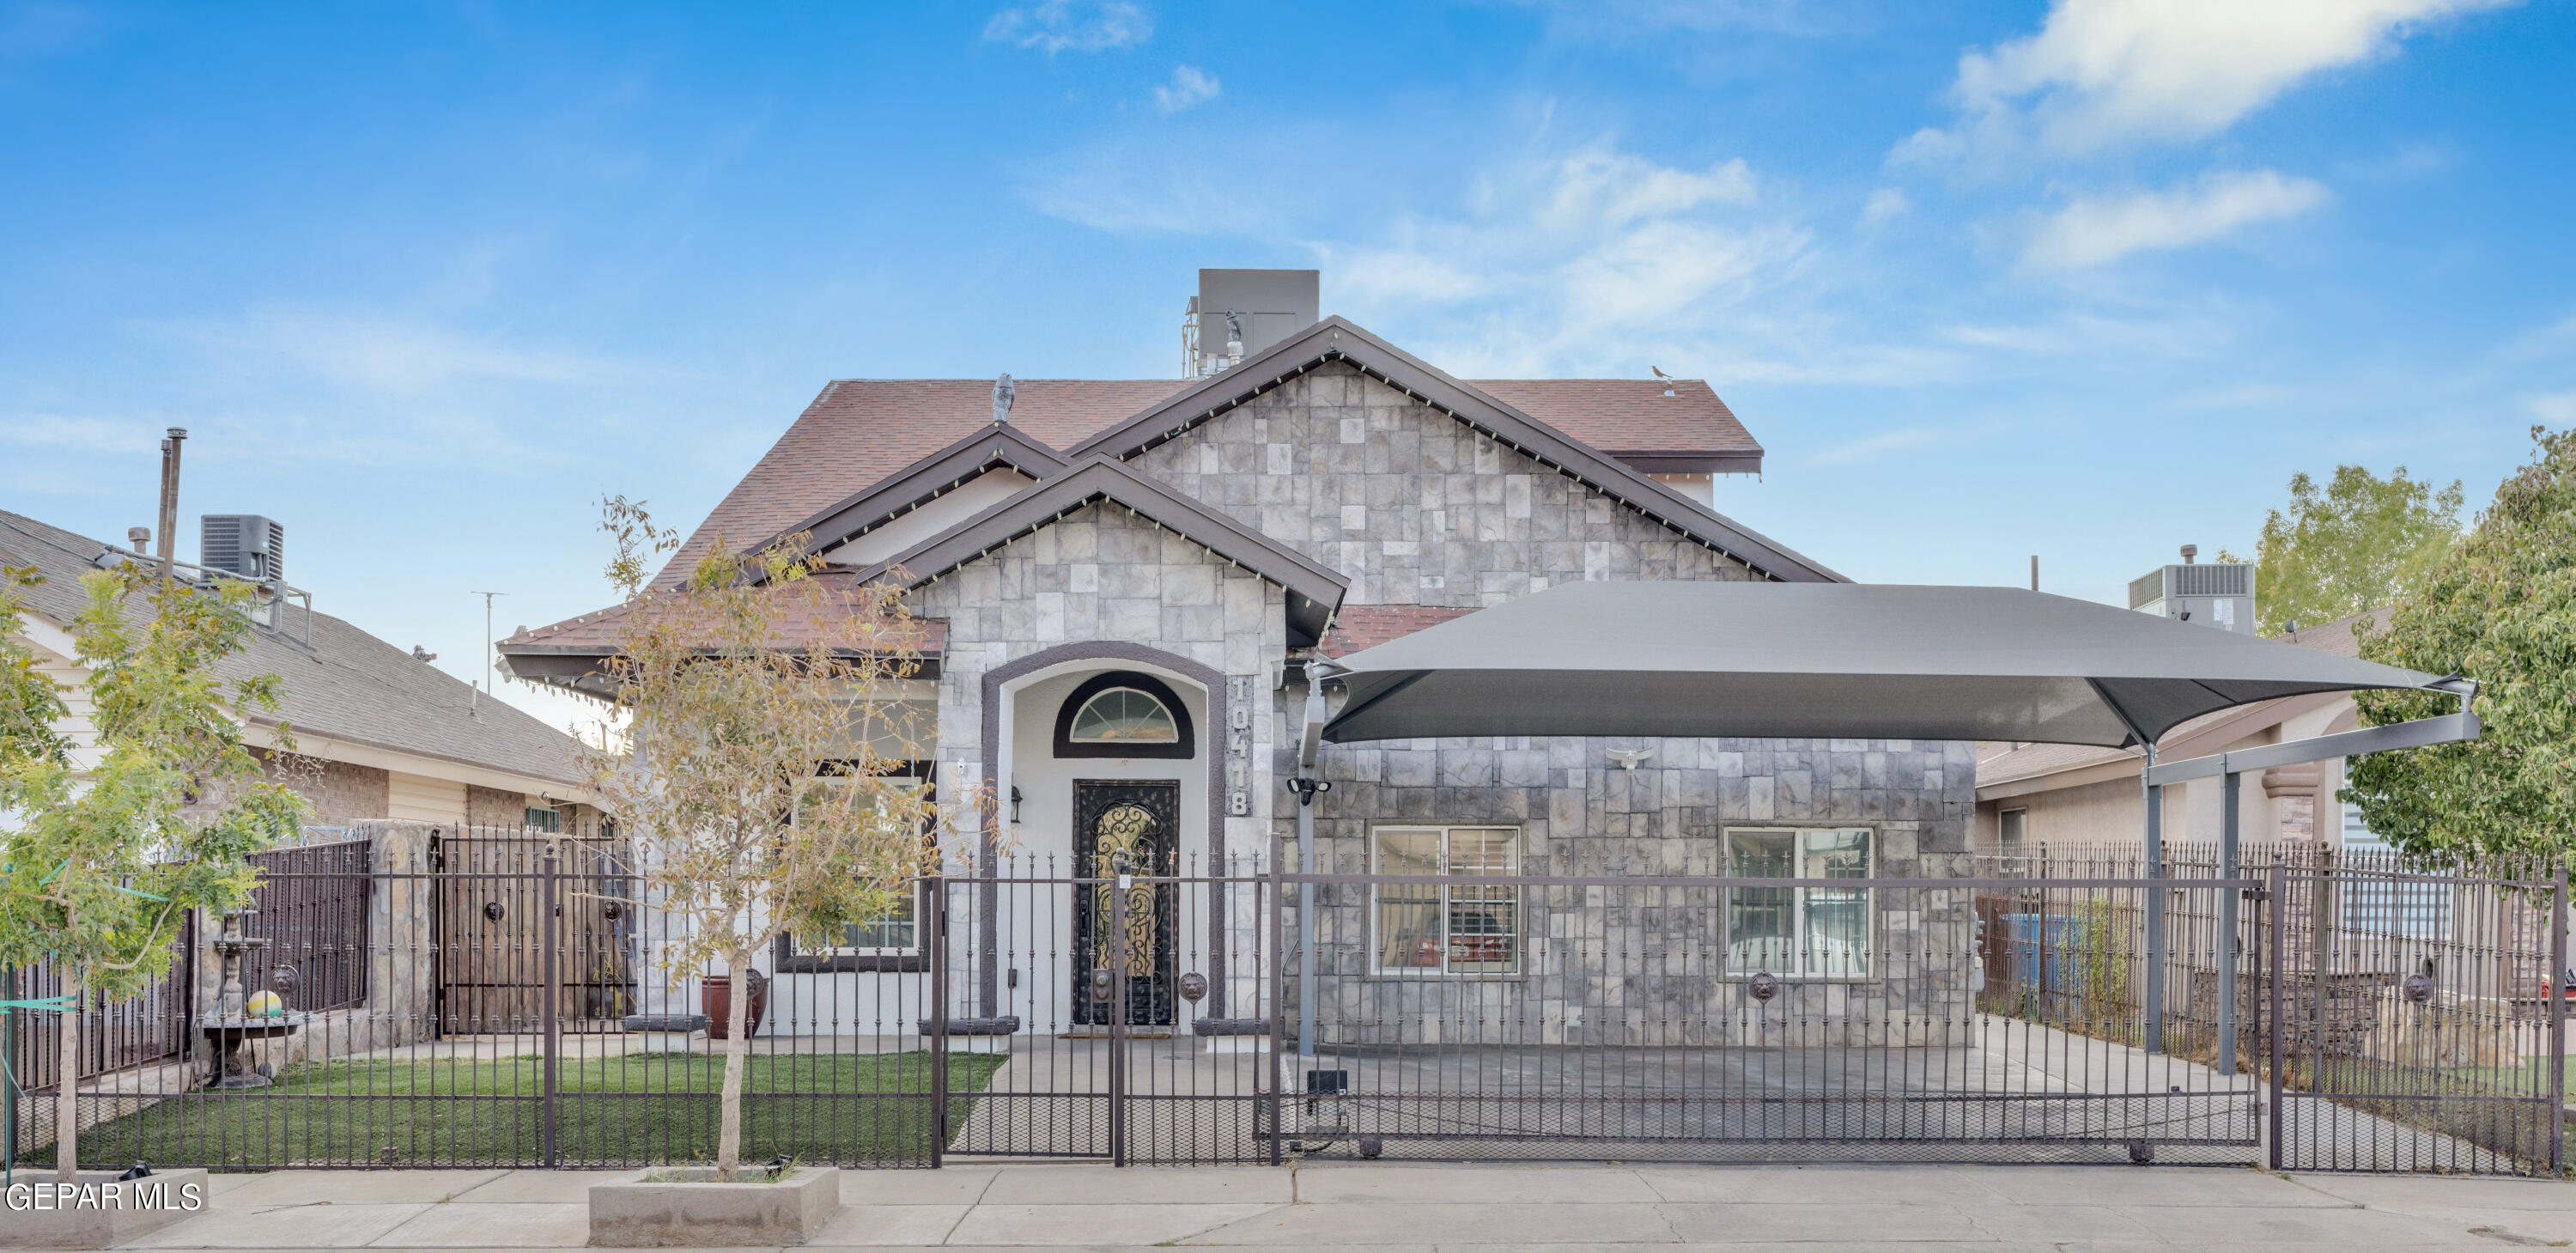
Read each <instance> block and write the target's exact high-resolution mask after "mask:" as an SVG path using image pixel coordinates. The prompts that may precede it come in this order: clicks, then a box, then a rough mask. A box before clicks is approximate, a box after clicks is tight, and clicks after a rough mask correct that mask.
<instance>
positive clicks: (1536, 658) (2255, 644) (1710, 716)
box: [1318, 583, 2474, 748]
mask: <svg viewBox="0 0 2576 1253" xmlns="http://www.w3.org/2000/svg"><path fill="white" fill-rule="evenodd" d="M1326 667H1329V668H1326ZM1318 673H1320V674H1323V675H1326V676H1328V677H1339V678H1340V679H1341V680H1342V682H1343V683H1344V685H1345V686H1346V688H1347V690H1348V693H1349V696H1348V698H1347V699H1346V700H1345V701H1344V702H1343V705H1342V709H1341V712H1340V713H1339V714H1338V715H1336V716H1334V717H1333V718H1332V719H1331V720H1330V721H1329V722H1328V723H1327V724H1326V725H1325V727H1324V729H1323V734H1322V738H1323V739H1325V740H1328V741H1331V742H1334V743H1347V742H1351V741H1358V740H1387V739H1410V738H1415V737H1423V736H1482V735H1534V736H1557V735H1602V736H1609V735H1618V736H1678V737H1694V738H1696V737H1717V736H1742V737H1748V738H1826V737H1839V738H1849V739H1920V740H2029V741H2038V742H2046V743H2062V744H2096V745H2101V746H2104V747H2109V748H2124V747H2128V746H2131V745H2137V744H2152V743H2153V742H2154V741H2155V740H2157V739H2158V738H2160V737H2161V736H2163V735H2164V733H2165V732H2166V731H2168V730H2171V729H2172V728H2173V727H2174V726H2175V725H2176V724H2178V723H2181V722H2184V721H2187V720H2189V719H2191V718H2195V717H2198V716H2200V715H2201V714H2205V713H2210V712H2213V711H2215V710H2220V709H2225V708H2228V707H2230V706H2235V705H2243V704H2248V703H2251V702H2253V701H2259V700H2269V699H2271V698H2274V697H2279V696H2295V695H2299V694H2301V693H2307V692H2331V691H2346V690H2351V689H2355V688H2423V689H2429V690H2433V691H2440V692H2446V693H2452V694H2457V695H2461V696H2463V697H2465V696H2467V695H2469V694H2470V693H2471V692H2472V691H2473V690H2474V688H2473V687H2472V685H2471V684H2470V683H2469V682H2468V681H2466V680H2463V679H2456V678H2436V677H2434V676H2432V675H2428V674H2419V673H2416V672H2415V671H2412V670H2400V669H2397V668H2396V667H2393V666H2383V665H2379V664H2376V663H2373V662H2367V661H2358V660H2355V659H2353V658H2349V657H2337V656H2334V655H2332V654H2330V653H2322V652H2316V651H2314V650H2311V649H2305V648H2299V647H2297V646H2295V645H2290V644H2283V643H2277V642H2273V641H2269V640H2261V639H2255V638H2252V637H2250V636H2244V635H2238V634H2235V633H2233V632H2229V631H2222V630H2217V629H2214V628H2211V627H2206V626H2195V625H2192V624H2190V623H2184V622H2175V621H2171V620H2168V619H2166V618H2163V617H2160V616H2157V615H2153V614H2144V613H2135V612H2131V611H2128V610H2123V609H2115V608H2112V607H2111V606H2108V605H2101V604H2095V603H2093V602H2091V601H2082V600H2072V599H2069V598H2067V597H2063V596H2051V595H2047V594H2045V593H2041V592H2026V591H2022V590H2019V589H2017V588H2001V587H1906V586H1897V585H1889V584H1867V583H1567V584H1562V585H1560V586H1557V587H1552V588H1549V589H1548V590H1546V591H1544V592H1539V593H1536V594H1534V595H1530V596H1524V597H1521V598H1520V599H1518V600H1513V601H1508V602H1506V603H1504V604H1501V605H1496V606H1494V607H1492V608H1490V609H1484V610H1480V611H1478V612H1475V613H1471V614H1468V615H1466V616H1464V617H1461V618H1456V619H1453V620H1451V621H1449V622H1444V623H1442V624H1440V625H1438V626H1435V627H1431V628H1428V629H1426V630H1422V631H1417V632H1415V633H1413V634H1411V635H1407V636H1405V637H1403V638H1401V639H1397V640H1394V641H1391V642H1389V643H1385V644H1380V645H1378V646H1377V647H1375V648H1369V649H1364V650H1362V651H1360V652H1356V653H1353V654H1351V655H1349V656H1347V657H1343V658H1341V659H1340V660H1339V661H1337V662H1331V663H1319V666H1318Z"/></svg>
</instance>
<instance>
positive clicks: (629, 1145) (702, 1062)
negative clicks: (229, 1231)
mask: <svg viewBox="0 0 2576 1253" xmlns="http://www.w3.org/2000/svg"><path fill="white" fill-rule="evenodd" d="M1001 1062H1002V1059H1000V1058H998V1057H994V1056H991V1055H988V1054H959V1055H955V1056H952V1057H950V1058H949V1061H948V1076H949V1079H948V1083H949V1092H950V1097H949V1120H950V1121H949V1125H950V1127H951V1128H952V1130H953V1129H954V1128H956V1127H959V1126H962V1125H963V1124H964V1122H965V1119H966V1116H967V1114H968V1113H969V1112H970V1111H971V1110H972V1109H973V1108H974V1104H975V1098H974V1096H973V1095H972V1094H973V1093H975V1092H979V1091H982V1090H983V1088H984V1085H985V1084H986V1083H987V1082H988V1081H989V1080H990V1079H991V1078H992V1075H993V1072H994V1071H995V1070H997V1069H999V1068H1000V1066H1001ZM723 1083H724V1059H723V1058H721V1057H709V1056H705V1055H699V1054H687V1055H683V1054H658V1055H652V1056H629V1057H613V1058H587V1059H582V1060H579V1061H574V1060H570V1059H567V1060H565V1061H563V1062H562V1063H561V1064H560V1065H559V1066H558V1067H557V1068H556V1093H557V1095H556V1098H555V1110H556V1114H555V1136H556V1153H557V1157H558V1160H559V1161H560V1162H561V1163H562V1164H564V1165H567V1166H578V1165H617V1166H649V1165H655V1164H659V1163H664V1162H691V1161H709V1160H713V1158H714V1157H715V1149H716V1123H717V1114H718V1111H717V1107H716V1105H717V1098H716V1093H717V1091H718V1090H719V1089H720V1088H721V1087H722V1086H723ZM544 1084H545V1079H544V1073H543V1067H542V1065H541V1064H540V1062H539V1061H538V1059H536V1058H534V1057H517V1058H511V1059H509V1060H506V1061H499V1062H485V1063H479V1064H464V1063H451V1062H446V1061H388V1060H367V1061H340V1062H325V1063H319V1064H311V1065H299V1066H295V1067H291V1068H289V1069H288V1070H287V1071H286V1072H285V1073H284V1074H281V1075H279V1076H278V1078H277V1081H276V1082H275V1083H273V1084H271V1085H270V1086H268V1087H265V1088H256V1089H252V1090H250V1091H246V1092H223V1093H213V1092H209V1093H199V1094H194V1095H191V1096H187V1097H178V1098H169V1099H164V1100H162V1101H160V1102H159V1103H157V1104H154V1105H152V1106H149V1107H147V1108H145V1109H142V1110H139V1111H137V1112H135V1113H133V1114H129V1115H127V1116H125V1117H123V1118H118V1119H114V1120H112V1121H109V1122H105V1123H102V1124H100V1125H98V1126H96V1127H92V1128H90V1129H88V1130H86V1131H84V1132H82V1133H81V1157H82V1159H83V1160H84V1161H87V1162H89V1163H92V1164H97V1165H105V1164H109V1163H120V1164H121V1163H126V1162H133V1161H138V1160H140V1161H147V1162H151V1163H154V1164H155V1165H172V1166H211V1167H215V1168H217V1169H261V1168H267V1167H276V1166H299V1165H308V1164H310V1165H328V1164H346V1163H360V1162H363V1163H372V1164H389V1165H396V1166H421V1165H433V1164H435V1165H448V1164H455V1165H466V1166H471V1165H486V1164H489V1165H509V1164H514V1163H517V1164H534V1163H536V1162H537V1161H539V1160H540V1157H541V1154H542V1152H543V1149H542V1147H541V1139H542V1132H541V1129H540V1123H541V1115H540V1109H541V1102H540V1101H539V1100H538V1099H537V1098H539V1097H540V1096H541V1095H542V1093H543V1092H544ZM743 1091H744V1099H743V1157H744V1158H745V1159H746V1160H752V1161H766V1160H768V1159H769V1158H771V1157H774V1156H777V1155H780V1154H785V1155H786V1156H788V1157H791V1158H794V1159H796V1160H798V1161H804V1162H816V1163H840V1164H844V1165H861V1164H868V1163H884V1164H898V1163H906V1162H918V1161H925V1160H927V1159H928V1158H929V1156H930V1150H931V1128H932V1121H931V1108H930V1097H929V1092H930V1054H928V1053H926V1052H913V1053H884V1054H787V1055H769V1056H762V1055H754V1056H752V1057H751V1058H750V1059H748V1071H747V1073H746V1075H745V1082H744V1087H743ZM50 1160H51V1150H50V1149H44V1150H39V1151H38V1152H37V1153H35V1154H32V1155H30V1156H29V1157H28V1158H27V1159H26V1161H27V1162H28V1163H29V1164H42V1163H46V1162H50Z"/></svg>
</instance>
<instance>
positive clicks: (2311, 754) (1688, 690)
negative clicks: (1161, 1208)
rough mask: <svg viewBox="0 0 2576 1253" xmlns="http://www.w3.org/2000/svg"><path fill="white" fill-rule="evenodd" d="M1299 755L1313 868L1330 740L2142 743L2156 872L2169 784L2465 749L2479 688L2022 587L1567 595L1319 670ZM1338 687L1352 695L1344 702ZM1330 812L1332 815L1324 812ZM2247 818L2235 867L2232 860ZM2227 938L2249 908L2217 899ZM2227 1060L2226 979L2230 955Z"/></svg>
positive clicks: (1302, 975)
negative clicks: (2356, 694)
mask: <svg viewBox="0 0 2576 1253" xmlns="http://www.w3.org/2000/svg"><path fill="white" fill-rule="evenodd" d="M1308 673H1309V677H1310V682H1309V685H1308V693H1307V703H1306V710H1305V718H1304V735H1303V739H1302V743H1301V745H1300V750H1299V767H1300V774H1299V778H1298V780H1297V781H1296V783H1295V784H1294V786H1295V787H1296V788H1297V792H1298V797H1299V808H1298V818H1299V823H1298V847H1299V860H1300V869H1301V870H1302V871H1303V872H1304V873H1306V874H1309V875H1311V874H1313V873H1315V871H1316V869H1317V866H1316V862H1315V853H1314V816H1315V815H1314V806H1315V805H1316V804H1317V803H1318V791H1319V788H1318V787H1317V785H1316V781H1315V775H1316V770H1315V762H1316V756H1317V753H1318V752H1319V751H1320V748H1321V745H1323V744H1325V743H1334V744H1345V743H1356V742H1361V741H1369V740H1389V739H1412V738H1420V737H1468V736H1656V737H1681V738H1701V737H1707V738H1726V737H1748V738H1813V739H1871V740H1884V739H1904V740H2019V741H2036V742H2053V743H2068V744H2091V745H2101V746H2105V747H2114V748H2129V747H2135V748H2138V749H2140V750H2141V752H2142V753H2143V755H2144V758H2145V766H2146V770H2145V773H2144V776H2143V782H2142V786H2143V787H2144V788H2145V801H2146V821H2145V830H2144V832H2143V839H2144V851H2145V861H2146V864H2147V866H2148V867H2149V873H2150V874H2151V875H2157V874H2161V872H2162V865H2161V862H2162V836H2163V832H2162V825H2163V824H2162V803H2161V802H2162V786H2163V785H2164V784H2167V783H2172V782H2177V781H2180V780H2181V779H2185V778H2193V777H2205V776H2207V775H2212V774H2219V775H2224V776H2225V778H2226V787H2227V789H2228V795H2229V797H2230V800H2231V801H2232V800H2233V798H2234V796H2235V795H2236V791H2237V789H2238V787H2239V786H2240V778H2241V776H2242V774H2243V773H2244V772H2245V771H2247V770H2262V769H2266V768H2269V767H2272V766H2276V765H2282V764H2286V763H2290V762H2300V761H2315V760H2323V759H2327V758H2334V757H2343V756H2351V755H2355V754H2360V753H2370V752H2381V751H2387V750H2391V749H2400V748H2412V747H2420V746H2423V745H2428V744H2437V743H2443V742H2448V741H2454V740H2464V739H2473V738H2475V737H2476V736H2477V734H2478V731H2479V724H2478V720H2477V717H2476V715H2475V714H2473V713H2471V712H2469V703H2470V701H2471V699H2472V698H2473V697H2474V696H2475V694H2476V690H2477V687H2476V684H2475V683H2474V682H2472V681H2470V680H2468V679H2465V678H2461V677H2458V676H2434V675H2428V674H2421V673H2418V672H2415V671H2411V670H2402V669H2398V668H2395V667H2391V666H2384V665H2379V664H2376V663H2373V662H2368V661H2360V660H2356V659H2352V658H2346V657H2338V656H2333V655H2330V654H2326V653H2320V652H2315V651H2311V650H2308V649H2303V648H2298V647H2296V646H2293V645H2289V644H2284V643H2279V642H2275V641H2269V640H2262V639H2256V638H2252V637H2248V636H2242V635H2237V634H2234V633H2231V632H2226V631H2220V630H2215V629H2211V628H2208V627H2201V626H2192V625H2189V624H2186V623H2180V622H2174V621H2170V620H2167V619H2165V618H2163V617H2160V616H2155V615H2149V614H2142V613H2135V612H2130V611H2125V610H2120V609H2115V608H2112V607H2110V606H2107V605H2101V604H2096V603H2093V602H2090V601H2081V600H2074V599H2070V598H2067V597H2063V596H2052V595H2048V594H2045V593H2040V592H2031V591H2022V590H2020V589H2015V588H1991V587H1934V586H1899V585H1884V584H1852V583H1799V584H1788V583H1765V582H1710V583H1682V582H1657V583H1612V582H1599V583H1573V584H1564V585H1560V586H1557V587H1553V588H1550V589H1547V590H1546V591H1543V592H1539V593H1536V594H1534V595H1530V596H1525V597H1521V598H1519V599H1517V600H1512V601H1508V602H1505V603H1503V604H1500V605H1496V606H1493V607H1491V608H1487V609H1483V610H1480V611H1477V612H1475V613H1471V614H1468V615H1466V616H1464V617H1460V618H1457V619H1454V620H1452V621H1449V622H1446V623H1442V624H1440V625H1437V626H1433V627H1430V628H1427V629H1425V630H1422V631H1418V632H1415V633H1413V634H1411V635H1408V636H1405V637H1403V638H1400V639H1397V640H1394V641H1392V642H1389V643H1386V644H1381V645H1378V646H1376V647H1374V648H1369V649H1366V650H1363V651H1360V652H1357V653H1353V654H1351V655H1349V656H1347V657H1344V658H1341V659H1340V660H1338V661H1318V662H1316V663H1314V664H1313V665H1312V667H1311V668H1310V670H1309V672H1308ZM1327 682H1334V683H1338V684H1339V686H1340V687H1341V688H1342V690H1343V692H1344V693H1345V695H1344V698H1343V699H1342V700H1341V702H1340V703H1339V707H1338V709H1336V708H1334V707H1333V705H1332V703H1331V702H1330V701H1329V700H1328V699H1327V696H1326V694H1325V684H1326V683H1327ZM2366 688H2404V689H2421V690H2427V691H2435V692H2441V693H2445V694H2449V695H2453V696H2456V697H2458V698H2459V700H2460V710H2459V712H2457V713H2453V714H2449V715H2445V716H2441V717H2435V718H2427V719H2422V720H2419V721H2414V722H2407V723H2401V724H2397V725H2393V726H2385V727H2374V728H2368V729H2364V730H2359V731H2352V732H2346V733H2343V734H2339V735H2331V736H2324V737H2319V738H2317V739H2313V740H2307V741H2300V742H2297V743H2291V744H2282V745H2273V746H2267V747H2265V748H2263V749H2259V750H2255V751H2253V752H2249V753H2238V754H2231V755H2228V756H2226V757H2223V758H2204V759H2195V760H2192V761H2186V762H2175V763H2163V764H2159V763H2158V762H2157V761H2156V757H2155V751H2156V750H2155V746H2156V742H2157V740H2158V739H2159V738H2161V737H2162V736H2163V735H2164V733H2165V732H2167V731H2169V730H2171V729H2172V728H2173V727H2175V726H2176V725H2178V724H2180V723H2182V722H2184V721H2187V720H2189V719H2191V718H2195V717H2198V716H2200V715H2202V714H2206V713H2211V712H2214V711H2217V710H2221V709H2226V708H2229V707H2231V706H2236V705H2243V704H2248V703H2251V702H2255V701H2262V700H2269V699H2273V698H2275V697H2283V696H2293V695H2300V694H2304V693H2312V692H2330V691H2348V690H2355V689H2366ZM1327 803H1328V802H1327ZM2236 828H2237V811H2236V806H2235V805H2233V804H2232V803H2231V804H2229V805H2228V806H2227V807H2226V822H2225V827H2224V830H2223V841H2224V845H2225V851H2224V853H2223V859H2224V860H2226V861H2227V862H2228V863H2229V864H2231V865H2232V864H2234V861H2235V853H2236V843H2237V829H2236ZM1314 888H1315V885H1314V883H1312V882H1304V883H1301V884H1300V885H1299V894H1298V895H1299V917H1300V919H1301V922H1300V928H1301V935H1300V940H1301V942H1300V944H1299V946H1298V947H1299V952H1300V959H1299V968H1298V985H1299V992H1300V995H1299V1005H1300V1010H1299V1016H1298V1024H1297V1032H1296V1040H1297V1048H1298V1051H1299V1052H1301V1053H1307V1054H1311V1053H1312V1052H1313V1051H1314V1022H1313V1013H1314V1006H1315V959H1316V945H1315V943H1313V942H1312V931H1311V928H1312V926H1313V923H1314V913H1315V910H1314ZM2220 909H2221V910H2222V921H2221V923H2220V926H2221V928H2222V929H2223V930H2224V931H2225V932H2226V933H2227V934H2230V935H2232V934H2234V933H2235V923H2236V912H2235V911H2236V901H2235V898H2234V897H2233V896H2232V895H2231V896H2229V897H2228V898H2227V899H2226V900H2225V901H2224V902H2223V903H2221V905H2220ZM2164 922H2165V919H2164V917H2163V912H2162V911H2161V910H2160V909H2159V910H2151V911H2149V913H2148V915H2147V918H2146V944H2147V950H2148V952H2147V962H2146V970H2147V971H2148V978H2149V980H2150V986H2149V987H2148V988H2147V989H2146V994H2145V998H2144V999H2145V1004H2146V1012H2147V1021H2146V1024H2145V1041H2144V1042H2145V1047H2146V1051H2147V1052H2149V1053H2155V1052H2160V1051H2162V1049H2163V1043H2164V1041H2163V1036H2164V1021H2163V1019H2164V996H2163V994H2162V989H2161V987H2160V986H2158V985H2155V984H2154V983H2153V981H2154V980H2157V979H2160V978H2161V974H2162V971H2163V968H2164V960H2163V959H2164V955H2165V954H2164V947H2165V934H2164V933H2165V926H2164ZM2219 966H2220V979H2221V980H2222V988H2221V991H2220V994H2219V1005H2220V1007H2221V1009H2220V1014H2221V1024H2222V1025H2221V1028H2220V1030H2219V1032H2218V1036H2219V1039H2220V1040H2221V1041H2223V1045H2222V1047H2223V1048H2224V1050H2225V1053H2224V1055H2223V1056H2222V1058H2221V1059H2220V1060H2221V1064H2222V1066H2223V1067H2224V1068H2226V1069H2229V1070H2232V1069H2233V1068H2234V1065H2235V1060H2234V1049H2235V1042H2236V1034H2235V1030H2234V1026H2233V1015H2234V1013H2235V1006H2236V1004H2237V989H2236V985H2235V976H2236V970H2235V963H2234V962H2232V961H2225V962H2221V963H2219Z"/></svg>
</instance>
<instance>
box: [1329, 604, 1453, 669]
mask: <svg viewBox="0 0 2576 1253" xmlns="http://www.w3.org/2000/svg"><path fill="white" fill-rule="evenodd" d="M1474 612H1476V611H1475V610H1473V609H1461V608H1454V607H1451V606H1446V605H1344V606H1342V611H1341V612H1340V613H1338V614H1336V615H1334V617H1333V629H1332V630H1329V631H1326V632H1324V639H1323V642H1322V643H1320V644H1318V645H1316V647H1315V651H1317V652H1319V653H1322V654H1323V655H1325V656H1327V657H1347V656H1349V655H1351V654H1352V653H1355V652H1358V651H1359V650H1361V649H1363V648H1375V647H1377V646H1378V645H1380V644H1383V643H1386V642H1387V641H1389V640H1396V639H1402V638H1403V637H1405V636H1407V635H1411V634H1413V633H1414V632H1416V631H1421V630H1426V629H1428V628H1431V627H1436V626H1438V625H1440V624H1441V623H1443V622H1447V621H1449V620H1450V619H1452V618H1462V617H1465V616H1466V615H1468V614H1471V613H1474Z"/></svg>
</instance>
